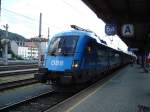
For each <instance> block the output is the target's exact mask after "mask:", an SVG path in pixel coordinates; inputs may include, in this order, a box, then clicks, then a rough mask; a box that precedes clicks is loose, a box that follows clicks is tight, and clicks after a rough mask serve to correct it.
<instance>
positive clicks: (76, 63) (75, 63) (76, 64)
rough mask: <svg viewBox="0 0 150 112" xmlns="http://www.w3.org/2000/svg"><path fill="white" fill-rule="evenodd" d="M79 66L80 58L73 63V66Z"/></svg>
mask: <svg viewBox="0 0 150 112" xmlns="http://www.w3.org/2000/svg"><path fill="white" fill-rule="evenodd" d="M78 66H79V60H74V61H73V63H72V68H78Z"/></svg>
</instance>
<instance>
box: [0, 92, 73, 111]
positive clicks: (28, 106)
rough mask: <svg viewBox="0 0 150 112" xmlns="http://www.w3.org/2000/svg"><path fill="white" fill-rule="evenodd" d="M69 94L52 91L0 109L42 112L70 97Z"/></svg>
mask: <svg viewBox="0 0 150 112" xmlns="http://www.w3.org/2000/svg"><path fill="white" fill-rule="evenodd" d="M72 95H73V94H71V93H57V92H55V91H54V90H50V91H48V92H45V93H42V94H39V95H37V96H33V97H29V98H26V99H25V100H22V101H19V102H17V103H14V104H9V105H6V106H5V107H2V108H0V111H2V112H16V111H17V112H23V111H26V112H42V111H45V110H47V109H49V108H51V107H52V106H54V105H56V104H58V103H60V102H62V101H64V100H65V99H67V98H69V97H71V96H72Z"/></svg>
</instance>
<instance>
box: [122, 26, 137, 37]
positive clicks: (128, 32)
mask: <svg viewBox="0 0 150 112" xmlns="http://www.w3.org/2000/svg"><path fill="white" fill-rule="evenodd" d="M122 35H123V36H125V37H130V36H133V35H134V28H133V25H132V24H125V25H123V26H122Z"/></svg>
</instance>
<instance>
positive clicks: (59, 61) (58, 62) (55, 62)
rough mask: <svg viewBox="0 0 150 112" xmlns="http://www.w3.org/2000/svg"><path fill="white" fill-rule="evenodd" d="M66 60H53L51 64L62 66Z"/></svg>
mask: <svg viewBox="0 0 150 112" xmlns="http://www.w3.org/2000/svg"><path fill="white" fill-rule="evenodd" d="M63 64H64V62H63V61H62V60H52V61H51V65H52V66H62V65H63Z"/></svg>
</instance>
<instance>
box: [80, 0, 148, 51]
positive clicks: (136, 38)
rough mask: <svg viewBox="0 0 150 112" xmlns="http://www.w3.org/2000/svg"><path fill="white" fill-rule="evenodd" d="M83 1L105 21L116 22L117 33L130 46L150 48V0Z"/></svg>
mask: <svg viewBox="0 0 150 112" xmlns="http://www.w3.org/2000/svg"><path fill="white" fill-rule="evenodd" d="M82 1H83V2H84V3H85V4H86V5H87V6H89V8H91V9H92V10H93V11H94V12H95V13H96V15H97V16H98V17H99V18H101V19H102V20H103V21H104V22H105V23H107V24H116V26H117V34H118V35H119V36H120V38H121V39H122V40H123V41H124V42H125V43H126V44H127V45H128V46H129V47H130V48H137V49H139V50H140V51H147V50H150V0H82ZM128 33H129V35H128ZM130 33H131V35H130ZM126 34H127V35H126Z"/></svg>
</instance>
